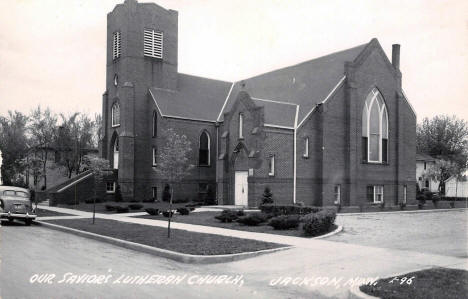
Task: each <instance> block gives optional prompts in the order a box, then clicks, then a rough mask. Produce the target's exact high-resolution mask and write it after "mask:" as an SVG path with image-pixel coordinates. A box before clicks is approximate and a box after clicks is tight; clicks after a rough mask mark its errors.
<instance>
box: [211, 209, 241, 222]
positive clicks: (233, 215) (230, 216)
mask: <svg viewBox="0 0 468 299" xmlns="http://www.w3.org/2000/svg"><path fill="white" fill-rule="evenodd" d="M238 212H239V211H235V210H223V211H222V212H221V214H220V215H217V216H215V218H216V219H218V220H219V221H221V222H225V223H226V222H232V221H234V220H236V219H237V218H239V216H238V215H237V213H238Z"/></svg>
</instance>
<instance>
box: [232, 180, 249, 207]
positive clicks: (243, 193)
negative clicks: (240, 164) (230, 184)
mask: <svg viewBox="0 0 468 299" xmlns="http://www.w3.org/2000/svg"><path fill="white" fill-rule="evenodd" d="M248 174H249V173H248V171H236V172H235V183H234V184H235V190H234V204H235V205H238V206H248V204H249V202H248V196H247V195H248V187H249V185H248V183H247V178H248Z"/></svg>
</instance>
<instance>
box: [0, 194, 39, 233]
mask: <svg viewBox="0 0 468 299" xmlns="http://www.w3.org/2000/svg"><path fill="white" fill-rule="evenodd" d="M30 196H31V195H30V193H29V191H28V189H24V188H19V187H12V186H0V220H4V219H7V220H8V221H10V222H13V220H14V219H19V220H21V221H24V223H25V224H26V225H31V223H32V221H33V220H34V219H36V213H35V211H34V210H33V209H32V203H31V200H30Z"/></svg>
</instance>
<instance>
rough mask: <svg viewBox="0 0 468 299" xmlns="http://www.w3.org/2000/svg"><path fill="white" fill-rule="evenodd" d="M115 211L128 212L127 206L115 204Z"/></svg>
mask: <svg viewBox="0 0 468 299" xmlns="http://www.w3.org/2000/svg"><path fill="white" fill-rule="evenodd" d="M115 211H116V212H117V213H128V211H129V209H128V207H121V206H115Z"/></svg>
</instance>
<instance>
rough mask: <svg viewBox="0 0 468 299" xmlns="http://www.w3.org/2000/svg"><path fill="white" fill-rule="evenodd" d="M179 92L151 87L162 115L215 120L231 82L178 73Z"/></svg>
mask: <svg viewBox="0 0 468 299" xmlns="http://www.w3.org/2000/svg"><path fill="white" fill-rule="evenodd" d="M177 84H178V86H177V90H169V89H160V88H150V93H151V95H152V96H153V99H154V100H155V102H156V103H157V107H158V109H159V110H160V113H161V114H162V115H163V116H175V117H183V118H190V119H196V120H207V121H213V122H214V121H216V118H217V117H218V114H219V111H221V108H222V107H223V104H224V101H225V100H226V97H227V94H228V92H229V89H230V88H231V85H232V83H229V82H225V81H219V80H213V79H206V78H202V77H196V76H192V75H186V74H178V82H177Z"/></svg>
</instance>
